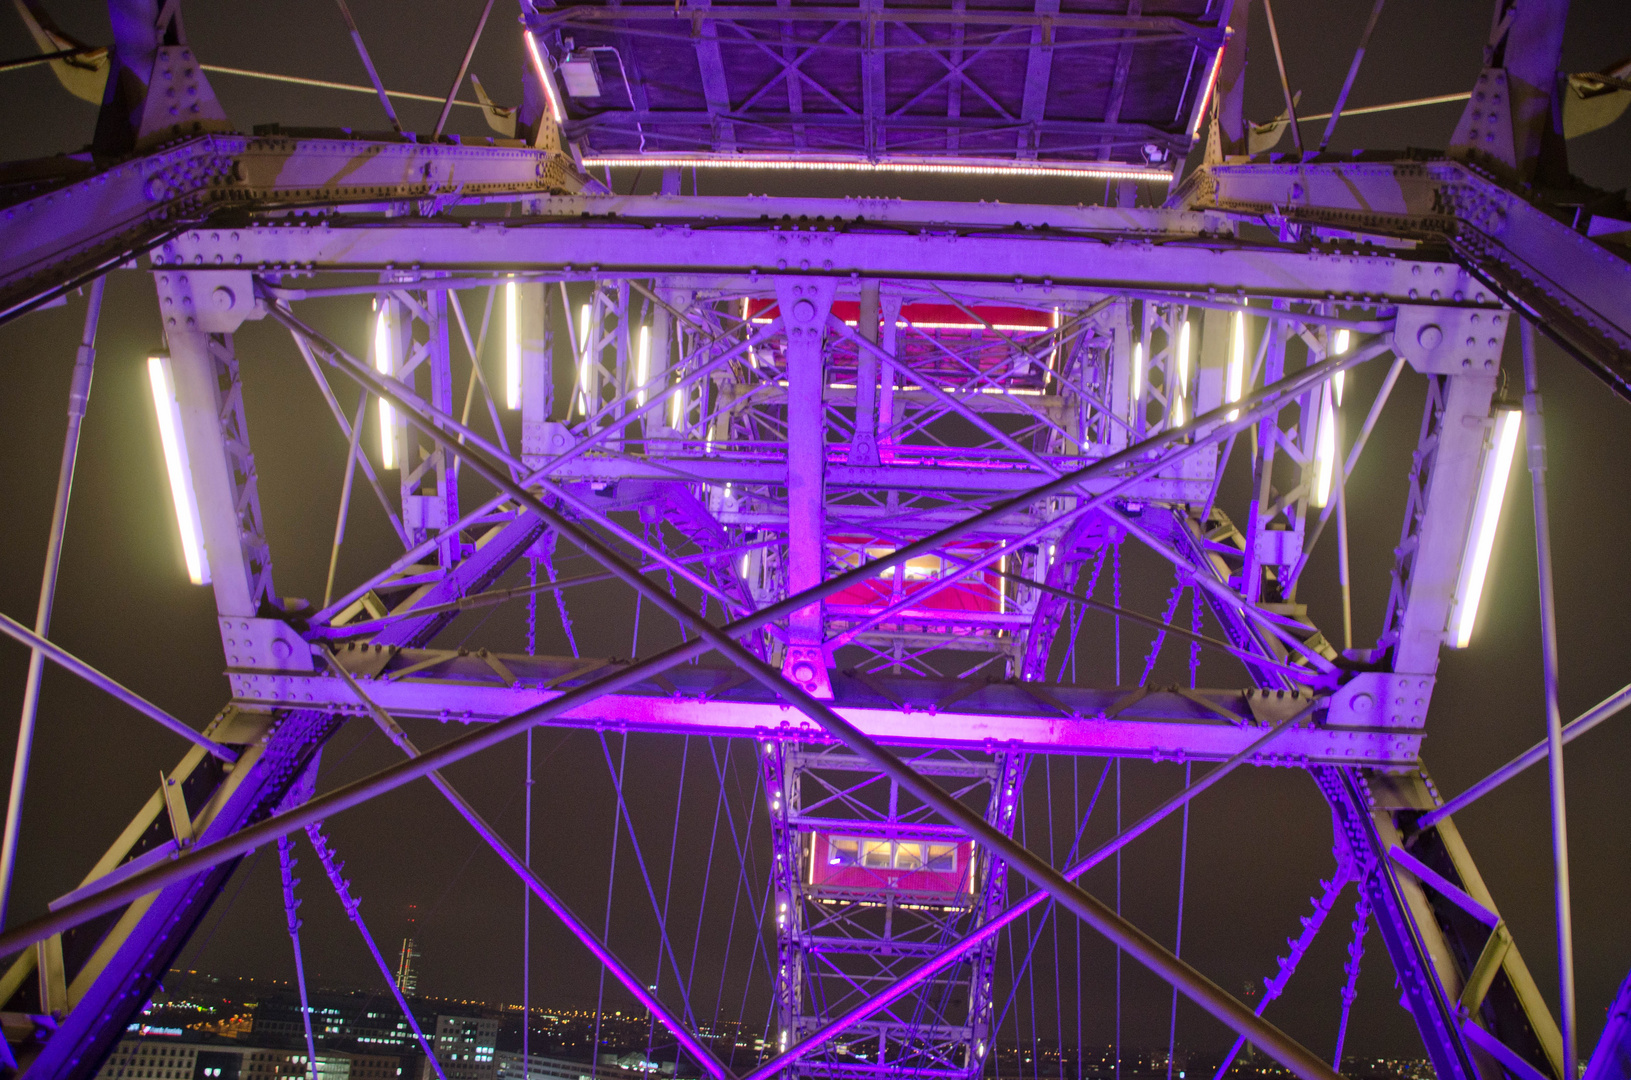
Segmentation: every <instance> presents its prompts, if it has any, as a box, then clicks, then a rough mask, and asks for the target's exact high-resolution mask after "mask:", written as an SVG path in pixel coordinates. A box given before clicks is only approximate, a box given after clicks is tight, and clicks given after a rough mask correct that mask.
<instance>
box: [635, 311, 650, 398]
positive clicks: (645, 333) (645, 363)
mask: <svg viewBox="0 0 1631 1080" xmlns="http://www.w3.org/2000/svg"><path fill="white" fill-rule="evenodd" d="M650 372H651V327H649V326H642V327H641V328H640V351H639V352H638V353H637V354H636V355H635V359H634V384H635V385H636V386H638V387H639V390H638V391H636V392H635V395H634V402H635V405H636V406H637V407H638V406H642V405H644V404H645V403H646V379H648V378H649V377H650Z"/></svg>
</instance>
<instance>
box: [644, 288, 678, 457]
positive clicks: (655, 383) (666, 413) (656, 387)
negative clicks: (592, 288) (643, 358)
mask: <svg viewBox="0 0 1631 1080" xmlns="http://www.w3.org/2000/svg"><path fill="white" fill-rule="evenodd" d="M653 291H654V292H655V293H656V294H657V300H658V302H657V303H655V304H653V305H652V307H651V359H650V364H651V368H650V370H649V372H648V373H647V375H646V382H647V385H649V386H650V387H651V389H650V391H648V395H647V399H646V400H647V401H650V400H651V397H652V396H654V395H655V394H657V393H660V392H661V388H663V387H666V386H667V385H668V368H669V355H670V352H671V351H672V349H673V345H672V344H671V343H670V341H669V339H670V338H671V337H673V335H674V317H673V316H672V315H670V314H669V312H668V307H667V305H669V304H672V303H673V302H674V300H673V294H672V293H671V292H670V291H669V290H667V289H665V288H662V287H661V286H658V287H657V288H656V289H654V290H653ZM673 412H674V407H673V405H672V404H671V403H670V402H667V401H665V402H663V404H662V406H661V407H659V408H656V409H653V410H652V411H651V412H649V413H647V414H646V424H645V431H646V437H647V438H656V439H660V438H662V437H663V436H664V435H666V434H667V433H668V431H669V430H670V425H669V423H668V418H669V417H670V416H671V415H672V414H673ZM650 452H651V448H650V447H649V446H648V447H647V448H646V453H648V454H649V453H650Z"/></svg>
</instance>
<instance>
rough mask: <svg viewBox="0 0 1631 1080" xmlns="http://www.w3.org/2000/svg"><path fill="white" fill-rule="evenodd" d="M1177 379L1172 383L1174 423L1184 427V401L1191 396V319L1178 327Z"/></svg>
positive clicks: (1174, 361) (1174, 362) (1174, 363)
mask: <svg viewBox="0 0 1631 1080" xmlns="http://www.w3.org/2000/svg"><path fill="white" fill-rule="evenodd" d="M1173 367H1174V368H1175V369H1176V371H1177V375H1178V377H1177V379H1176V380H1174V382H1173V385H1172V425H1173V427H1183V425H1184V402H1185V399H1186V398H1187V397H1188V396H1189V320H1188V319H1185V320H1184V321H1183V324H1182V325H1181V326H1179V327H1178V355H1177V356H1175V357H1174V358H1173Z"/></svg>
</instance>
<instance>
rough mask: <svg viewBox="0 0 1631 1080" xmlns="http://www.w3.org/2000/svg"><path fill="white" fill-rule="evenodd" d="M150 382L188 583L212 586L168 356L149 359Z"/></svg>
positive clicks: (201, 524) (185, 440)
mask: <svg viewBox="0 0 1631 1080" xmlns="http://www.w3.org/2000/svg"><path fill="white" fill-rule="evenodd" d="M147 381H148V385H150V386H151V387H152V388H153V412H154V414H155V415H156V416H157V417H158V421H159V442H160V443H162V444H163V446H164V469H165V472H166V473H167V474H168V475H169V477H170V501H171V503H172V504H173V505H174V506H175V509H176V526H177V527H178V528H179V529H180V530H181V555H182V558H183V559H185V560H186V563H187V580H188V581H191V582H192V583H193V584H194V585H208V584H209V583H210V564H209V557H208V556H207V555H206V554H205V551H204V525H203V521H202V519H201V518H200V517H199V515H198V496H197V494H196V493H195V492H194V491H193V481H192V466H191V463H190V462H189V461H188V459H187V439H186V436H185V434H184V433H183V431H182V427H181V406H180V405H179V404H178V403H177V401H176V384H175V378H174V376H173V375H172V374H171V372H170V358H169V357H168V356H161V355H156V356H149V357H148V358H147Z"/></svg>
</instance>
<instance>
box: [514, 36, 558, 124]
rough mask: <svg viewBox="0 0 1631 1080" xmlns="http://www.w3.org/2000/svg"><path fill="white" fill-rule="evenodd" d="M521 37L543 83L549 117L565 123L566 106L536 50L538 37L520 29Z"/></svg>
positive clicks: (533, 66) (540, 55)
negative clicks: (562, 102)
mask: <svg viewBox="0 0 1631 1080" xmlns="http://www.w3.org/2000/svg"><path fill="white" fill-rule="evenodd" d="M521 37H522V38H523V39H524V40H525V41H526V43H527V55H528V56H530V57H531V58H532V69H533V70H534V71H535V72H537V73H538V81H539V82H541V83H543V84H544V97H545V98H546V99H547V100H548V101H549V115H550V118H551V119H553V120H554V121H555V122H556V123H557V124H564V123H566V107H565V106H564V105H562V104H561V94H560V91H559V90H556V89H555V79H554V77H553V76H551V75H550V73H549V68H548V66H547V65H545V63H544V57H543V54H542V53H541V52H539V51H538V39H537V38H535V37H533V36H532V31H531V30H523V31H521Z"/></svg>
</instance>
